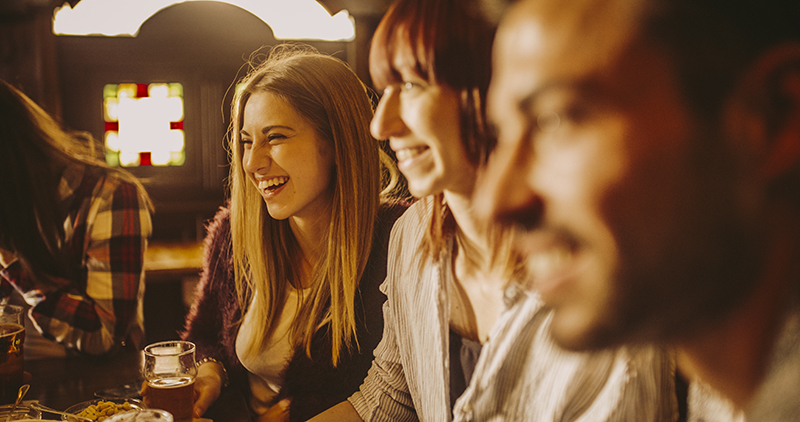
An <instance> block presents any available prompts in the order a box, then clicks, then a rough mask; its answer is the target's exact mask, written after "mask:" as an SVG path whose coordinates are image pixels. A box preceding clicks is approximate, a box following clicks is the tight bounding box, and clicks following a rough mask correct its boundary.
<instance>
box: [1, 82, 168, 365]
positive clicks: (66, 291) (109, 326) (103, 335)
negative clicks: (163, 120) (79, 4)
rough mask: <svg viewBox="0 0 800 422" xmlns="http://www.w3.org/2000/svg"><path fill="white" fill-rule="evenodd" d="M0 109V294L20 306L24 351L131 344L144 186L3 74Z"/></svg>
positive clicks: (145, 231) (140, 292)
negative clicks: (94, 152)
mask: <svg viewBox="0 0 800 422" xmlns="http://www.w3.org/2000/svg"><path fill="white" fill-rule="evenodd" d="M0 109H2V110H3V113H2V114H0V180H2V182H0V198H2V201H0V268H1V269H0V276H2V277H0V301H2V302H3V303H8V302H16V303H22V304H27V308H28V317H29V318H28V319H27V321H26V326H27V339H26V359H28V358H41V357H46V356H63V355H65V354H67V353H69V350H77V351H80V352H85V353H88V354H92V355H100V354H106V353H109V352H112V351H113V350H116V349H118V348H120V347H121V346H124V345H125V344H127V343H130V344H131V345H133V346H135V347H138V346H140V345H141V343H142V340H143V337H144V315H143V308H142V301H143V299H144V272H143V268H144V267H143V260H144V251H145V248H146V246H147V239H148V237H149V236H150V233H151V221H150V212H151V211H152V205H151V202H150V200H149V198H148V196H147V193H146V192H145V190H144V188H143V187H142V185H141V184H140V183H139V182H138V181H137V180H136V179H135V178H134V177H133V176H131V175H130V174H128V173H126V172H124V171H122V170H118V169H113V168H110V167H108V166H107V165H105V164H104V163H102V162H99V161H97V160H95V159H93V158H91V157H90V156H89V154H88V152H87V153H86V154H82V153H81V152H82V151H81V149H83V150H87V148H86V147H87V146H86V145H85V143H84V144H81V140H80V139H79V138H78V137H77V136H75V135H73V134H70V133H68V132H65V131H64V130H62V129H61V127H60V125H59V124H58V123H57V122H55V121H54V120H53V119H52V118H51V117H50V116H49V115H47V113H46V112H44V111H43V110H42V109H41V108H39V107H38V106H37V105H36V104H35V103H34V102H33V101H32V100H31V99H29V98H28V97H26V96H25V95H24V94H23V93H21V92H20V91H18V90H17V89H15V88H14V87H12V86H10V85H9V84H7V83H5V82H3V81H0ZM44 339H46V340H44Z"/></svg>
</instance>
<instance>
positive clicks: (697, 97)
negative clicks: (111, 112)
mask: <svg viewBox="0 0 800 422" xmlns="http://www.w3.org/2000/svg"><path fill="white" fill-rule="evenodd" d="M649 2H650V4H649V5H648V6H650V7H649V8H648V9H647V13H648V15H647V16H646V18H645V20H644V22H643V28H644V29H643V31H644V33H645V35H646V36H647V37H649V39H650V40H652V41H654V42H656V43H657V44H660V45H661V46H663V47H664V48H665V49H666V51H667V52H668V53H669V54H670V55H671V56H672V57H673V60H674V62H675V65H676V70H677V72H678V77H679V82H680V83H681V84H682V86H683V88H684V93H685V97H686V99H687V100H688V101H689V105H690V107H692V108H693V109H694V111H695V112H696V113H698V114H700V115H701V116H704V117H706V118H711V119H715V120H716V119H717V118H718V117H719V113H720V112H721V109H722V106H723V104H724V102H725V99H726V98H727V97H728V96H729V95H730V94H731V92H732V90H733V89H734V87H735V84H736V82H737V80H738V79H739V77H740V76H741V75H742V73H743V72H744V71H746V69H747V68H748V67H749V65H751V64H752V63H753V62H754V61H755V60H756V59H757V58H758V57H759V56H760V55H761V54H763V53H764V52H765V51H767V50H769V49H770V48H772V47H774V46H777V45H780V44H784V43H790V42H798V41H800V1H798V0H650V1H649Z"/></svg>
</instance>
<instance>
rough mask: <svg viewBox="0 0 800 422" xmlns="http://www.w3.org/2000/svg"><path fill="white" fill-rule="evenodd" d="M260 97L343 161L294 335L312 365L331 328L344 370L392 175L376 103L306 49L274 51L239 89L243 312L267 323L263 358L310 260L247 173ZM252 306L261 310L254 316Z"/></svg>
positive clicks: (234, 180)
mask: <svg viewBox="0 0 800 422" xmlns="http://www.w3.org/2000/svg"><path fill="white" fill-rule="evenodd" d="M255 92H270V93H273V94H275V95H278V96H280V97H281V98H283V99H284V100H286V101H287V102H288V103H289V104H290V105H291V106H292V107H293V108H294V109H295V110H296V111H297V112H298V113H300V114H301V115H302V116H303V117H304V118H305V119H306V121H307V122H309V123H310V124H311V125H312V126H313V127H314V128H315V129H316V131H317V133H318V135H319V136H320V137H321V138H322V139H324V140H327V141H328V142H330V143H331V145H332V148H331V150H332V151H334V152H333V154H334V160H335V161H334V162H335V169H334V174H333V176H332V177H333V180H332V182H331V185H332V186H331V189H332V190H333V194H332V198H333V200H332V203H331V207H330V209H331V224H330V228H329V230H328V231H327V233H325V234H324V238H323V245H325V247H324V250H323V251H322V254H321V256H320V259H319V262H317V263H315V264H314V263H312V264H314V267H313V270H312V274H311V277H312V279H311V286H312V287H311V288H310V292H307V293H305V294H304V296H305V297H304V298H303V300H302V303H301V305H300V307H299V310H298V313H297V315H296V319H295V323H294V324H293V325H292V330H291V334H290V335H291V338H292V339H293V341H294V343H295V344H302V345H303V347H304V348H305V350H306V353H307V354H308V355H309V356H310V353H311V340H312V338H313V336H314V334H315V333H316V332H317V331H318V330H319V329H321V328H322V327H323V326H325V325H328V328H326V330H327V331H328V333H329V335H330V336H331V344H332V346H333V350H332V360H333V362H332V363H333V364H334V365H337V364H338V362H339V360H340V358H341V356H342V353H343V352H344V351H345V350H346V351H348V352H350V351H351V350H352V349H353V348H354V347H355V348H358V339H357V338H356V315H355V303H354V302H355V296H356V290H357V289H358V284H359V280H360V278H361V274H362V273H363V271H364V268H365V266H366V263H367V259H368V257H369V255H370V250H371V246H372V237H373V230H374V225H375V219H376V215H377V212H378V207H379V205H380V195H381V179H382V174H386V173H385V171H382V168H381V163H382V162H383V163H385V164H389V162H388V161H385V160H383V159H382V158H381V156H380V155H381V153H382V151H381V150H380V149H379V147H378V143H377V141H375V139H373V138H372V136H371V135H370V133H369V122H370V119H371V118H372V114H373V109H372V103H371V102H370V100H369V96H368V94H367V89H366V87H365V86H364V84H363V83H362V82H361V81H360V80H359V79H358V77H357V76H356V75H355V73H353V71H352V70H351V69H350V68H349V67H348V66H347V65H346V64H345V63H344V62H342V61H341V60H339V59H336V58H334V57H330V56H327V55H323V54H320V53H318V52H316V50H314V49H312V48H310V47H300V46H297V45H282V46H278V47H275V48H273V49H272V51H271V52H270V54H269V56H268V57H267V58H266V60H265V61H264V62H263V63H261V64H260V65H257V66H255V67H253V68H251V70H250V72H249V73H248V75H247V76H245V78H244V79H243V80H242V81H241V83H240V84H239V88H238V89H237V92H236V94H235V96H234V101H233V107H232V118H231V128H230V133H229V142H230V154H231V168H230V179H229V183H230V194H231V237H232V241H233V255H234V273H235V278H236V291H237V296H238V299H239V304H240V305H241V308H242V310H243V314H244V311H245V310H246V312H254V313H255V314H254V316H255V318H254V319H253V320H255V321H259V327H258V328H257V330H256V332H255V333H254V338H256V339H261V340H260V341H254V342H251V347H253V348H254V349H255V350H260V348H261V347H263V343H264V342H265V341H266V340H267V339H269V338H270V336H271V334H272V332H273V331H274V329H275V326H276V324H277V322H278V319H279V318H280V315H281V312H282V310H283V306H284V303H285V300H286V298H287V288H288V286H289V285H293V286H294V287H298V288H299V287H300V285H299V282H300V280H299V275H300V272H299V271H300V263H301V260H302V258H301V257H302V252H301V250H300V248H299V245H298V243H297V240H296V238H295V237H294V235H293V233H292V230H291V228H290V227H289V224H288V220H283V221H279V220H275V219H273V218H272V217H271V216H270V215H269V213H268V212H267V209H266V205H265V204H264V200H263V198H262V197H261V195H260V194H259V192H258V191H257V189H256V188H255V187H254V186H253V185H252V184H251V183H250V182H249V181H248V179H247V176H246V174H245V172H244V170H243V168H242V154H243V153H242V151H243V149H242V146H241V143H240V134H239V132H240V130H241V127H242V120H243V116H244V107H245V105H246V104H247V101H248V99H249V98H250V96H251V95H252V94H253V93H255ZM387 159H388V157H387ZM390 174H394V173H393V172H390ZM393 179H394V178H393ZM251 301H252V303H255V304H257V305H256V306H250V305H251ZM248 307H249V309H248ZM262 324H263V325H262Z"/></svg>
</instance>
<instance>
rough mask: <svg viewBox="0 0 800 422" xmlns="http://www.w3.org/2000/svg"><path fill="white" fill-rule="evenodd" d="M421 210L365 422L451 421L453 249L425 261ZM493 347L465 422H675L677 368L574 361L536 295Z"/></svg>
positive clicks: (401, 248) (393, 259)
mask: <svg viewBox="0 0 800 422" xmlns="http://www.w3.org/2000/svg"><path fill="white" fill-rule="evenodd" d="M426 204H427V201H425V200H422V201H420V202H418V203H416V204H415V205H413V206H412V207H411V208H409V209H408V211H406V213H405V214H404V215H403V216H402V217H401V218H400V219H398V220H397V222H396V223H395V226H394V228H393V230H392V235H391V238H390V241H389V260H388V269H387V277H386V280H385V282H384V283H383V284H382V286H381V290H382V291H383V292H384V293H385V294H386V295H387V301H386V303H385V304H384V307H383V311H384V332H383V339H382V340H381V342H380V343H379V344H378V347H377V348H376V349H375V352H374V353H375V360H374V362H373V364H372V367H371V368H370V370H369V374H368V375H367V377H366V379H365V380H364V383H363V384H362V385H361V387H360V390H359V391H358V392H356V393H355V394H353V395H352V396H351V397H350V398H349V399H348V400H349V401H350V403H351V404H352V405H353V407H354V408H355V409H356V411H357V412H358V414H359V415H360V417H361V418H362V419H363V420H365V421H417V420H419V421H432V422H448V421H450V420H451V412H450V404H449V394H450V393H449V388H450V385H449V365H450V362H449V355H448V347H449V345H448V342H449V315H450V313H449V306H450V303H449V299H448V294H447V286H448V285H450V284H449V283H450V282H451V278H452V268H451V262H452V249H451V248H448V249H447V250H445V251H443V252H442V254H441V255H440V257H439V259H438V260H432V259H430V258H428V257H424V256H422V255H421V254H420V253H418V251H419V249H420V245H421V244H422V242H423V239H424V234H425V230H426V227H427V224H426V222H427V221H428V219H429V218H430V215H429V212H428V211H427V210H429V209H430V207H429V206H426ZM510 292H511V296H510V297H508V299H509V300H508V302H507V304H508V305H509V309H508V310H507V311H506V312H504V314H503V315H502V316H501V318H500V320H499V321H498V323H497V324H496V325H495V327H494V328H493V330H492V333H491V335H490V340H489V342H488V343H486V344H484V346H483V350H482V352H481V357H480V359H479V360H478V364H477V366H476V368H475V373H474V375H473V378H472V382H471V385H470V386H469V387H468V388H467V391H466V392H465V393H464V395H463V396H462V397H461V398H460V399H459V401H458V402H457V404H456V409H455V419H456V420H458V421H467V420H478V421H489V420H491V421H501V420H502V421H556V420H557V421H582V422H585V421H626V422H627V421H636V422H640V421H642V422H648V421H659V422H660V421H666V420H674V416H675V415H676V414H677V404H676V402H675V397H674V388H673V379H674V378H673V375H674V361H673V360H672V359H671V356H669V355H668V354H667V353H664V352H662V351H660V350H656V349H644V350H640V351H636V352H633V351H631V350H628V349H621V350H617V351H612V352H607V353H598V354H578V353H568V352H565V351H562V350H560V349H558V348H557V347H556V346H555V345H554V344H553V343H552V341H550V339H549V336H548V335H547V324H548V323H549V317H548V316H549V314H548V313H547V312H546V311H544V310H543V309H542V307H541V303H540V302H539V300H538V299H537V297H536V295H534V294H531V293H528V292H525V291H522V290H521V289H516V290H513V291H510Z"/></svg>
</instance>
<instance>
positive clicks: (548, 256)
mask: <svg viewBox="0 0 800 422" xmlns="http://www.w3.org/2000/svg"><path fill="white" fill-rule="evenodd" d="M571 255H572V254H571V253H570V251H569V250H567V249H564V248H555V249H551V250H549V251H547V252H542V253H538V254H534V255H531V256H529V257H528V260H527V264H526V267H527V269H528V271H529V272H530V274H531V275H532V276H533V277H534V279H538V278H547V277H550V276H552V275H553V274H555V273H556V272H557V271H559V270H560V269H561V268H562V267H563V266H564V265H566V264H567V262H569V260H570V258H571Z"/></svg>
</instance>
